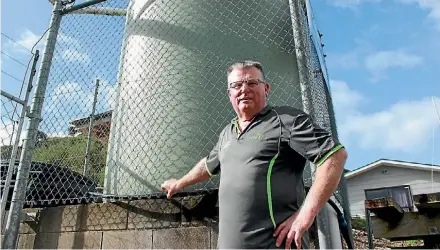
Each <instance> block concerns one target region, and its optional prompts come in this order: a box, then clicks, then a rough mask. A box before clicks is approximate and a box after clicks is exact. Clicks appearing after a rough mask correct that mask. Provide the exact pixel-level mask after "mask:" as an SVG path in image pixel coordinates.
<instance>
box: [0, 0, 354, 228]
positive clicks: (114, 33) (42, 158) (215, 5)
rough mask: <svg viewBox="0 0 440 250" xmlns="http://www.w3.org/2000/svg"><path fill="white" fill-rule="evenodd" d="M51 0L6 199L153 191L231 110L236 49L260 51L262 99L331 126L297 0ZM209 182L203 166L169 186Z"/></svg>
mask: <svg viewBox="0 0 440 250" xmlns="http://www.w3.org/2000/svg"><path fill="white" fill-rule="evenodd" d="M55 3H56V4H55V6H54V12H53V13H54V14H53V18H52V21H51V25H50V29H49V32H48V37H47V41H46V43H47V44H46V48H45V52H44V57H43V62H42V67H41V71H40V75H39V79H38V86H39V89H38V93H37V94H36V96H34V100H33V107H34V108H33V110H32V111H31V114H32V115H33V116H31V117H30V118H31V124H30V126H29V127H28V131H31V132H32V133H33V134H31V135H30V136H29V137H28V138H27V139H28V140H27V141H25V147H24V148H25V149H27V150H28V151H27V152H23V153H24V155H23V156H22V157H23V158H22V161H21V162H20V164H22V165H21V169H22V170H23V169H24V171H25V172H22V175H21V177H22V178H23V179H22V180H26V182H22V183H21V185H19V187H20V188H21V189H23V190H21V191H22V192H24V193H25V195H24V196H23V197H22V198H23V199H22V200H21V201H20V202H17V203H16V204H17V206H20V205H23V204H24V205H25V206H47V205H57V204H75V203H81V202H101V201H102V200H103V199H104V200H105V199H110V200H111V201H113V200H119V199H128V200H133V199H140V198H157V197H161V196H163V193H162V191H161V190H160V184H161V183H162V182H163V181H165V180H166V179H169V178H172V177H175V178H179V177H181V176H182V175H183V174H185V173H186V172H187V171H189V169H191V168H192V167H193V165H194V164H195V163H196V162H197V161H198V160H199V159H200V158H202V157H204V156H206V155H207V154H208V153H209V150H210V149H211V148H212V147H213V146H214V144H215V143H216V141H217V139H218V135H219V132H220V131H221V129H222V128H223V127H224V126H225V125H226V124H227V123H229V122H230V120H231V119H232V118H233V117H234V114H233V110H232V108H231V107H230V104H229V103H228V100H227V97H226V68H227V66H229V65H230V64H231V63H232V62H234V61H237V60H242V59H253V60H257V61H260V62H262V63H263V66H265V71H266V72H265V73H266V78H267V80H268V81H269V82H270V83H272V85H271V94H270V96H269V102H270V103H271V104H274V105H289V106H293V107H297V108H301V109H304V110H306V111H307V112H309V113H310V114H311V115H312V116H313V117H314V119H315V120H316V121H317V123H318V124H320V125H321V126H323V127H324V128H325V129H328V130H329V131H331V132H333V133H335V134H336V127H335V122H334V114H333V110H332V107H331V99H330V94H329V90H328V87H327V84H328V83H327V80H326V71H325V69H324V67H325V65H324V64H323V57H322V53H321V50H320V48H317V47H316V44H320V41H318V40H316V39H317V37H316V34H315V33H314V32H315V31H314V30H313V29H311V28H310V27H311V22H312V19H311V18H310V15H309V16H308V15H307V13H309V12H308V8H307V4H306V3H307V1H284V0H270V1H269V0H268V1H251V0H237V1H227V2H225V1H222V0H211V1H205V0H203V1H202V0H200V1H177V0H176V1H165V0H157V1H147V0H135V1H129V0H108V1H90V2H86V3H85V4H82V5H73V6H72V5H62V2H61V1H59V0H57V1H55ZM295 13H296V14H295ZM2 104H3V103H2ZM43 104H44V105H43ZM40 113H41V120H39V117H40ZM32 119H34V120H33V121H34V122H33V123H32ZM37 128H38V130H37ZM37 134H39V135H41V136H40V137H38V138H40V139H39V140H38V141H31V139H35V138H37ZM26 143H27V144H26ZM24 164H27V166H25V165H24ZM32 171H33V172H32ZM312 176H313V171H310V169H309V168H307V169H306V172H305V174H304V179H305V181H306V183H310V182H311V180H312ZM26 185H27V187H28V188H26ZM217 187H218V178H213V179H212V180H209V181H206V182H204V183H200V184H198V185H195V186H193V187H190V188H187V189H185V190H184V191H183V193H182V194H181V195H182V196H184V195H185V194H192V195H201V194H206V193H212V192H214V193H215V190H216V188H217ZM344 188H345V187H344V185H343V182H342V184H341V186H340V188H339V190H338V192H337V194H336V196H337V197H338V198H339V199H338V200H339V201H340V203H341V205H342V206H343V207H344V208H346V207H347V204H348V203H347V199H346V198H347V197H346V196H345V195H346V192H345V191H344ZM341 190H342V191H341ZM17 197H18V196H17ZM18 198H20V197H18ZM154 204H159V203H154ZM157 206H158V207H156V208H154V209H153V210H161V209H162V210H164V207H163V206H164V205H163V204H160V205H157ZM15 208H16V209H18V208H17V207H15ZM165 210H166V209H165ZM347 211H348V210H347ZM344 212H346V211H344ZM324 220H325V218H324ZM15 233H16V232H15Z"/></svg>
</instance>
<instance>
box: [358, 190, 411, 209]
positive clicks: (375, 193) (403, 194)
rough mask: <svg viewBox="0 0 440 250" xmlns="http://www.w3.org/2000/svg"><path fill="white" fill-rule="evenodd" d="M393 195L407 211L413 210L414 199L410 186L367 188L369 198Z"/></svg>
mask: <svg viewBox="0 0 440 250" xmlns="http://www.w3.org/2000/svg"><path fill="white" fill-rule="evenodd" d="M387 197H391V198H392V199H393V200H395V201H396V202H397V204H399V205H400V207H401V208H402V209H403V211H405V212H410V211H413V200H412V195H411V189H410V187H409V186H396V187H384V188H375V189H365V198H366V199H367V200H371V199H377V198H387Z"/></svg>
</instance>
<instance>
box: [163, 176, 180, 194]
mask: <svg viewBox="0 0 440 250" xmlns="http://www.w3.org/2000/svg"><path fill="white" fill-rule="evenodd" d="M160 187H161V188H162V190H163V191H165V192H168V194H167V198H168V199H169V198H171V197H172V196H173V195H174V194H175V193H177V192H179V190H180V189H181V187H180V185H179V182H178V181H177V180H176V179H174V178H173V179H169V180H167V181H165V182H164V183H163V184H162V185H161V186H160Z"/></svg>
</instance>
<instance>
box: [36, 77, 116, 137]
mask: <svg viewBox="0 0 440 250" xmlns="http://www.w3.org/2000/svg"><path fill="white" fill-rule="evenodd" d="M115 90H116V85H115V84H113V85H111V84H109V83H108V82H107V81H103V80H101V81H100V85H99V88H98V96H97V102H96V107H95V114H98V113H102V112H105V111H108V110H111V109H113V104H114V103H115V98H116V95H115ZM94 93H95V85H94V84H90V85H87V86H86V85H84V84H79V83H76V82H65V83H62V84H59V85H58V86H56V87H55V88H54V89H53V90H52V91H51V92H50V93H49V94H48V98H47V101H46V102H45V106H44V112H43V121H42V127H43V128H42V130H43V131H44V132H45V133H47V134H49V135H52V134H56V135H58V136H60V135H63V134H64V135H66V134H67V133H68V127H69V123H70V122H71V121H72V120H75V119H79V118H84V117H87V116H89V115H90V114H91V112H92V107H93V100H94Z"/></svg>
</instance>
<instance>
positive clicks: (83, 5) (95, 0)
mask: <svg viewBox="0 0 440 250" xmlns="http://www.w3.org/2000/svg"><path fill="white" fill-rule="evenodd" d="M105 1H107V0H90V1H87V2H84V3H80V4H75V5H73V6H71V7H69V8H65V9H62V10H61V15H65V14H67V13H69V12H72V11H75V10H79V9H82V8H86V7H89V6H92V5H95V4H98V3H102V2H105Z"/></svg>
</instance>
